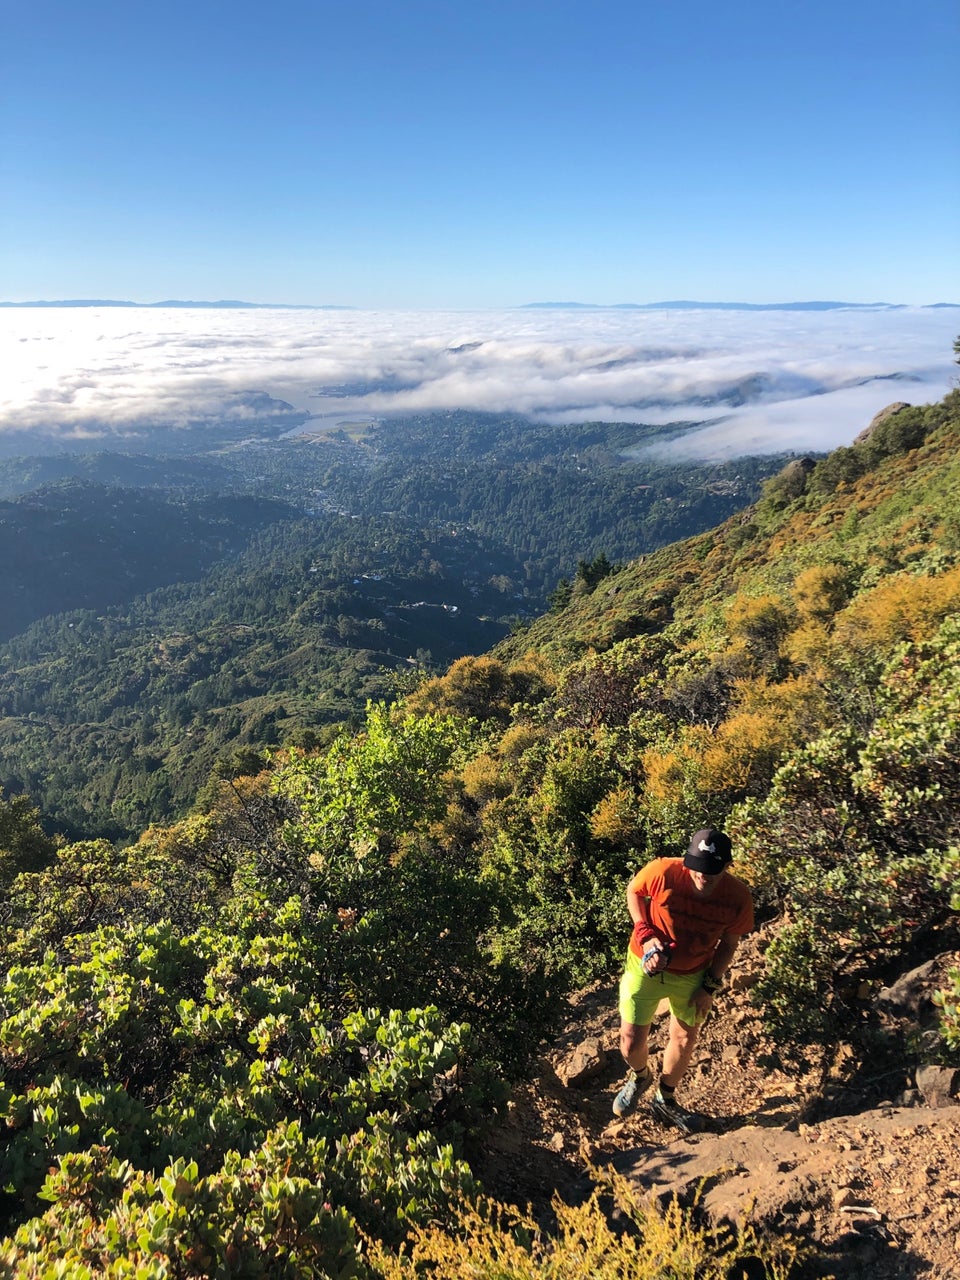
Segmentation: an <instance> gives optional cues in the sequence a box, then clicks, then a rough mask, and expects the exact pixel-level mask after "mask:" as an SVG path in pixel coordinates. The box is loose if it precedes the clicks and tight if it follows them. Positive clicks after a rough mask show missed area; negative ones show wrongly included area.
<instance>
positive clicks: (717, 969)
mask: <svg viewBox="0 0 960 1280" xmlns="http://www.w3.org/2000/svg"><path fill="white" fill-rule="evenodd" d="M739 945H740V938H739V936H738V935H736V934H727V936H726V937H723V938H721V939H720V941H719V942H718V943H717V949H716V951H715V952H714V953H713V959H712V960H711V961H710V966H709V968H708V969H707V973H709V974H711V975H712V976H713V977H714V978H715V979H716V980H717V982H722V981H723V979H724V978H725V977H726V973H727V970H728V969H729V968H730V962H731V960H732V959H733V955H734V952H735V951H736V949H737V947H738V946H739Z"/></svg>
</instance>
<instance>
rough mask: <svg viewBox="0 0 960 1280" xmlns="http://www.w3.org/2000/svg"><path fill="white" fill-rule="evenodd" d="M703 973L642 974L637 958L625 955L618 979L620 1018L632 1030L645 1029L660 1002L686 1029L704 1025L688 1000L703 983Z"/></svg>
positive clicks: (638, 958)
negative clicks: (621, 971)
mask: <svg viewBox="0 0 960 1280" xmlns="http://www.w3.org/2000/svg"><path fill="white" fill-rule="evenodd" d="M705 972H706V970H705V969H699V970H698V971H697V972H696V973H658V974H656V976H655V977H652V978H651V977H650V976H649V974H646V973H644V972H643V966H642V965H641V963H640V957H639V956H636V955H634V954H633V952H632V951H628V952H627V967H626V969H625V970H624V974H623V977H622V978H621V979H620V1017H621V1018H622V1019H623V1021H624V1022H629V1023H631V1024H632V1025H633V1026H635V1027H648V1026H649V1025H650V1023H651V1022H652V1021H653V1018H654V1015H655V1013H656V1012H657V1005H658V1004H659V1003H660V1001H661V1000H669V1001H670V1012H671V1013H672V1014H673V1016H674V1017H675V1018H677V1019H678V1020H679V1021H680V1022H682V1023H683V1024H684V1025H685V1026H688V1027H695V1026H697V1024H698V1023H701V1022H703V1018H699V1017H698V1016H697V1011H696V1009H694V1007H693V1005H692V1004H691V1003H690V1000H691V999H692V997H693V993H694V992H695V991H696V990H697V989H698V987H699V986H700V984H701V982H702V981H703V975H704V973H705Z"/></svg>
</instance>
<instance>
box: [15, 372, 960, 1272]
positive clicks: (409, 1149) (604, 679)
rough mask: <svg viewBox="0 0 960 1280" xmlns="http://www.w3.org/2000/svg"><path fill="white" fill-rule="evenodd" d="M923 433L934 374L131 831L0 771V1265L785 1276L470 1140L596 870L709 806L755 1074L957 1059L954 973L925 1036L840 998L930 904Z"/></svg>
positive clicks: (955, 589)
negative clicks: (762, 1053) (744, 919)
mask: <svg viewBox="0 0 960 1280" xmlns="http://www.w3.org/2000/svg"><path fill="white" fill-rule="evenodd" d="M958 446H960V392H956V391H955V392H953V393H952V394H951V395H950V396H948V397H947V399H946V400H945V401H944V402H942V403H941V404H938V405H932V406H926V407H920V408H902V409H899V410H898V411H897V412H894V413H891V414H890V415H888V416H886V417H885V418H883V419H882V420H881V421H878V422H877V423H876V424H875V425H874V426H873V428H872V430H871V431H870V432H869V433H868V434H867V435H866V436H865V437H864V438H861V439H860V440H858V442H857V443H856V444H855V445H853V446H852V447H851V448H849V449H842V450H838V451H836V452H835V453H833V454H830V455H829V456H828V457H826V458H824V459H822V460H820V461H817V462H812V461H805V460H799V459H798V460H794V461H792V462H790V463H788V464H787V465H786V466H785V467H783V468H782V469H781V470H780V471H779V473H778V474H777V475H776V476H775V477H773V478H772V479H770V480H769V481H768V482H767V483H766V485H765V486H764V490H763V493H762V496H761V497H760V498H759V500H758V501H756V502H755V503H753V504H752V505H751V506H749V507H748V508H746V509H745V510H743V511H741V512H739V513H738V514H734V515H731V516H730V517H729V518H727V519H725V520H724V521H722V522H721V523H719V524H718V525H717V526H716V527H713V528H710V529H709V531H706V532H700V533H698V534H697V535H696V536H694V537H690V538H687V539H686V540H684V541H682V542H677V543H674V544H672V545H671V546H669V547H665V548H663V549H661V550H658V551H653V552H651V553H650V554H646V555H644V556H643V558H642V559H640V560H635V561H633V562H632V563H630V564H628V565H626V566H625V567H623V568H621V569H619V570H613V571H610V572H608V570H611V569H612V565H610V564H609V563H608V564H605V565H604V564H601V565H600V569H601V570H602V572H601V571H597V559H596V557H594V559H592V560H591V561H590V562H589V563H588V562H584V564H583V566H582V569H581V570H580V571H578V572H576V573H574V574H573V575H572V577H571V580H569V581H568V583H567V591H565V592H563V593H562V594H561V598H560V599H558V601H557V607H556V608H555V609H554V610H553V611H552V612H550V613H549V614H546V615H544V616H543V617H541V618H539V619H538V620H536V621H535V622H533V623H532V624H531V625H530V626H526V627H519V628H516V629H515V630H514V633H513V634H512V635H510V636H509V638H505V639H504V640H502V642H501V643H500V645H499V646H498V647H497V648H495V649H494V650H493V651H491V652H490V653H488V654H487V655H485V656H463V657H460V658H459V659H458V660H456V661H455V662H454V663H453V664H452V665H451V666H450V667H449V669H448V670H446V671H445V672H444V673H443V674H438V675H434V676H432V677H429V676H426V675H424V676H423V677H422V678H421V679H420V680H419V682H418V683H417V685H416V687H415V688H412V689H410V690H409V691H408V692H406V693H405V694H404V696H403V697H401V698H399V699H398V700H396V701H394V702H393V703H392V704H389V705H388V704H386V703H377V702H373V703H371V704H370V705H369V706H368V708H367V711H366V716H365V719H364V721H363V723H362V724H361V725H360V726H359V727H358V728H357V729H347V730H344V731H343V732H342V733H339V734H338V735H337V736H336V737H334V738H333V739H332V740H331V741H328V742H325V743H323V744H318V743H304V744H301V745H299V746H294V745H288V746H286V747H283V748H281V749H277V750H275V751H273V752H272V753H271V755H270V758H269V760H266V761H262V760H256V759H253V758H250V759H248V760H247V761H246V763H247V766H248V768H249V769H250V772H249V773H243V772H239V771H237V770H234V771H232V772H233V775H234V776H231V777H228V778H225V779H220V780H217V779H214V780H212V781H210V782H209V783H208V784H207V785H206V787H205V788H204V789H203V791H202V794H200V795H199V797H198V800H197V803H196V806H195V808H194V811H193V812H192V814H190V815H189V816H188V817H185V818H183V819H182V820H180V821H178V822H175V823H173V824H170V823H167V824H164V825H154V826H151V827H149V828H147V829H146V830H144V831H143V832H142V834H140V836H139V839H137V840H136V841H135V842H134V843H132V844H129V843H123V844H118V845H114V844H111V843H110V842H108V841H107V840H104V839H98V840H83V841H80V842H75V843H62V842H61V843H58V842H55V841H53V840H51V839H50V838H49V837H47V836H45V835H44V833H43V830H42V828H41V826H40V814H39V813H38V812H37V811H36V810H35V809H33V807H32V806H31V803H30V802H29V800H27V799H22V798H21V799H18V798H16V797H13V796H9V795H8V797H7V799H6V800H5V801H4V802H3V804H2V805H0V850H2V853H0V876H2V879H3V884H4V889H5V894H6V899H5V900H6V907H5V913H4V916H3V920H2V933H0V940H2V949H3V961H4V968H5V975H6V976H5V981H4V985H3V987H2V993H0V1073H2V1084H0V1115H2V1116H3V1119H4V1128H3V1130H2V1133H3V1137H2V1138H0V1169H2V1176H0V1188H2V1189H3V1200H2V1204H0V1211H2V1213H3V1215H4V1224H5V1230H6V1231H7V1232H8V1233H9V1238H8V1239H7V1241H6V1242H5V1243H4V1244H3V1245H2V1246H0V1259H2V1263H0V1265H2V1266H5V1268H6V1272H7V1274H10V1275H14V1274H15V1275H17V1276H27V1277H29V1276H37V1277H40V1276H47V1275H67V1274H69V1275H76V1276H86V1275H90V1276H92V1275H110V1276H117V1277H119V1276H123V1275H134V1274H135V1275H139V1276H143V1277H150V1278H152V1277H161V1276H167V1275H178V1276H198V1277H199V1276H209V1275H237V1276H240V1275H249V1276H254V1275H272V1276H292V1275H304V1276H306V1275H327V1276H337V1277H350V1276H361V1277H378V1276H379V1277H387V1278H389V1280H393V1278H397V1280H399V1278H400V1277H403V1278H407V1277H413V1276H414V1275H423V1274H426V1275H435V1276H437V1277H441V1276H459V1275H466V1274H468V1271H467V1266H468V1263H469V1267H470V1268H472V1271H471V1272H470V1274H482V1275H489V1276H494V1275H502V1274H506V1272H505V1269H504V1258H506V1257H509V1258H510V1259H511V1266H512V1267H514V1270H512V1271H511V1272H510V1274H517V1275H529V1276H531V1277H533V1276H547V1275H551V1274H557V1275H559V1274H584V1266H585V1263H584V1258H585V1257H586V1258H589V1259H595V1260H596V1263H595V1268H594V1274H597V1275H608V1276H610V1277H611V1280H613V1278H614V1277H615V1278H616V1280H620V1278H621V1277H626V1276H628V1275H629V1276H631V1277H635V1278H637V1280H653V1277H663V1276H666V1275H670V1276H672V1277H676V1278H678V1280H679V1278H680V1277H684V1278H686V1280H695V1277H697V1278H702V1277H705V1276H717V1277H719V1276H729V1275H741V1276H742V1275H750V1276H765V1277H768V1280H784V1278H785V1277H786V1276H788V1275H792V1274H796V1271H795V1269H794V1263H795V1262H797V1260H798V1255H799V1254H802V1252H803V1250H802V1248H800V1247H799V1246H798V1245H797V1244H796V1243H795V1242H794V1241H792V1240H791V1239H789V1238H786V1237H779V1238H774V1237H770V1238H763V1237H760V1236H758V1235H757V1234H756V1233H754V1232H752V1231H751V1230H750V1229H743V1230H741V1231H739V1232H737V1231H733V1230H731V1231H729V1232H719V1233H712V1232H705V1231H703V1230H701V1229H700V1228H699V1227H698V1226H697V1224H696V1222H695V1221H694V1219H693V1218H691V1217H690V1215H688V1214H687V1213H686V1212H684V1211H681V1210H680V1209H678V1208H676V1206H675V1207H674V1210H673V1211H671V1212H669V1213H666V1214H664V1215H662V1216H661V1215H660V1214H656V1213H651V1211H650V1209H649V1207H647V1208H645V1207H644V1206H642V1205H639V1204H637V1203H636V1202H635V1201H633V1202H631V1200H630V1198H629V1196H627V1195H626V1194H625V1193H624V1191H623V1188H622V1187H621V1188H619V1190H618V1195H619V1196H620V1199H621V1204H622V1209H623V1213H624V1214H625V1215H626V1219H629V1220H632V1221H633V1222H634V1223H636V1224H637V1225H638V1226H639V1232H638V1233H633V1232H631V1231H629V1230H628V1231H619V1232H616V1233H611V1232H610V1231H609V1230H608V1227H607V1224H606V1217H605V1212H606V1207H608V1206H606V1205H605V1202H604V1201H603V1199H602V1197H601V1196H600V1195H599V1194H598V1195H596V1196H594V1197H593V1198H592V1199H590V1200H589V1201H588V1202H587V1203H586V1205H584V1206H582V1207H581V1208H580V1209H578V1210H576V1211H566V1210H560V1211H558V1217H559V1224H560V1225H559V1228H558V1229H557V1231H556V1233H555V1234H554V1235H553V1236H550V1235H549V1233H547V1234H544V1235H541V1236H539V1238H536V1239H535V1238H534V1235H533V1232H532V1226H531V1224H527V1225H526V1226H524V1225H523V1224H517V1223H516V1222H515V1221H514V1220H513V1219H512V1218H511V1217H510V1216H509V1215H506V1216H504V1215H503V1214H502V1213H501V1211H500V1210H498V1209H497V1207H496V1206H491V1205H490V1204H489V1203H486V1204H485V1203H484V1202H483V1201H480V1203H479V1206H478V1202H477V1195H478V1192H479V1191H482V1188H478V1186H477V1183H476V1176H475V1173H474V1169H475V1168H476V1167H479V1166H478V1163H477V1161H476V1158H475V1157H476V1153H477V1151H478V1149H479V1146H480V1145H482V1142H483V1135H484V1132H485V1124H486V1122H487V1121H488V1120H489V1118H490V1116H491V1115H493V1114H494V1113H495V1112H496V1111H497V1109H498V1108H499V1107H502V1106H504V1105H505V1103H506V1098H507V1093H508V1086H509V1082H510V1081H511V1080H515V1079H518V1078H521V1077H522V1075H523V1073H524V1070H525V1069H526V1067H527V1064H528V1063H529V1061H530V1058H531V1055H532V1054H533V1052H534V1050H535V1048H536V1046H537V1044H538V1042H539V1040H540V1037H541V1036H542V1035H543V1034H545V1033H546V1032H547V1031H548V1030H549V1029H550V1027H551V1026H552V1025H553V1022H554V1021H555V1019H556V1018H557V1017H558V1016H559V1012H560V1010H561V1009H562V1007H563V1005H564V1000H563V997H564V996H565V995H566V994H567V993H569V992H570V991H572V990H573V989H574V988H576V987H578V986H582V985H583V984H585V983H587V982H589V981H591V980H593V979H597V978H609V977H610V976H611V975H613V974H614V973H615V972H616V969H617V966H618V963H619V957H620V952H621V949H622V945H623V941H624V927H625V919H626V917H625V911H624V906H623V888H624V884H625V882H626V880H627V877H628V875H629V874H630V872H631V871H632V870H633V869H634V868H635V867H636V866H637V865H638V864H639V863H641V862H642V861H644V860H645V859H646V858H647V857H649V856H650V855H652V854H669V853H680V852H682V850H683V849H684V847H685V844H686V838H687V836H688V834H689V832H690V831H691V830H692V829H695V828H697V827H700V826H703V825H705V824H706V823H708V822H709V823H710V824H716V825H721V824H722V825H724V826H725V827H726V829H727V830H728V831H729V832H730V834H731V836H732V838H733V842H734V850H735V859H736V869H737V870H738V872H739V873H740V874H741V875H743V876H744V877H745V878H746V879H748V880H749V882H750V883H751V885H752V886H753V889H754V893H755V897H756V900H757V903H758V906H759V909H760V918H761V921H762V923H763V924H764V928H765V970H764V973H763V977H762V979H761V980H760V981H759V982H758V983H757V984H756V985H755V986H754V988H753V990H752V991H751V998H752V999H753V1001H754V1003H755V1005H756V1007H757V1008H758V1010H759V1012H760V1015H761V1016H762V1018H763V1020H764V1022H765V1026H766V1029H767V1033H768V1035H769V1036H770V1037H771V1038H772V1040H773V1042H774V1043H775V1045H776V1052H775V1054H774V1055H773V1060H774V1062H775V1065H776V1067H777V1069H778V1070H780V1071H782V1072H783V1073H785V1074H786V1075H794V1076H799V1075H801V1074H803V1075H804V1078H805V1079H807V1080H809V1079H811V1078H814V1079H817V1078H818V1077H817V1071H818V1070H819V1071H820V1072H821V1075H820V1077H819V1078H820V1079H822V1080H824V1081H826V1079H827V1074H828V1071H830V1072H834V1073H835V1070H836V1064H837V1063H842V1064H843V1068H842V1069H843V1071H845V1072H847V1073H852V1074H855V1073H856V1072H858V1071H861V1070H862V1069H863V1068H864V1064H865V1063H868V1062H870V1061H872V1060H873V1059H874V1058H875V1057H876V1056H877V1055H878V1054H879V1053H881V1052H883V1053H886V1054H890V1053H893V1052H896V1053H897V1054H898V1055H899V1059H900V1061H901V1062H902V1064H903V1070H904V1071H905V1070H907V1069H908V1068H909V1066H910V1064H911V1063H915V1062H917V1061H919V1060H920V1058H919V1055H920V1054H923V1055H925V1058H924V1060H926V1061H930V1060H939V1061H943V1062H954V1063H960V1057H958V1053H960V969H958V970H957V971H955V973H954V975H953V978H952V985H951V986H950V987H949V988H948V989H946V990H944V991H943V992H942V993H941V994H940V996H939V1001H940V1019H941V1020H940V1022H939V1023H938V1024H937V1025H936V1027H935V1029H934V1030H933V1033H932V1035H931V1034H929V1033H928V1034H927V1035H926V1038H925V1039H924V1040H923V1043H922V1044H921V1043H920V1042H919V1041H918V1042H917V1043H912V1044H911V1043H904V1044H897V1045H891V1044H889V1043H886V1042H885V1041H884V1039H883V1037H884V1031H883V1028H882V1025H881V1024H880V1023H879V1022H878V1021H877V1020H876V1018H875V1017H874V1016H873V1012H872V1004H871V993H872V992H874V991H875V990H876V989H877V987H878V985H879V984H880V983H881V982H882V981H884V980H885V978H886V976H887V975H888V974H889V973H890V972H892V971H893V967H894V966H895V965H896V963H897V961H898V959H899V957H900V956H901V955H903V954H904V953H908V952H910V949H911V948H915V947H917V946H919V945H920V943H921V941H922V940H923V939H924V938H925V937H926V938H928V937H930V936H931V935H932V934H936V936H937V937H938V938H939V939H940V942H941V944H942V945H944V946H952V947H953V948H956V946H957V940H958V939H957V929H956V920H957V917H956V915H955V910H956V908H957V907H960V898H958V897H957V896H956V890H955V885H956V879H957V873H958V871H960V817H958V815H960V728H958V726H960V716H958V712H960V611H958V608H957V606H958V603H960V522H958V517H957V514H956V513H957V512H958V511H960V447H958ZM564 600H565V601H566V603H564ZM250 625H253V624H252V623H251V624H250ZM74 629H75V630H76V628H74ZM165 660H166V661H168V662H169V663H171V664H175V663H176V662H178V661H187V660H189V654H188V653H187V652H184V653H182V654H177V653H176V652H172V653H169V654H167V656H166V658H165ZM298 696H303V697H304V698H306V697H307V693H306V691H305V690H304V691H301V693H300V694H298ZM208 714H212V712H209V711H208ZM261 765H263V766H264V767H261ZM951 895H953V901H952V903H951ZM951 907H952V908H953V910H951ZM611 1016H612V1014H611ZM720 1016H722V1013H721V1015H720ZM708 1069H709V1068H708ZM832 1078H833V1079H834V1080H835V1079H836V1076H835V1074H834V1075H833V1077H832ZM900 1083H901V1084H902V1078H901V1081H900ZM890 1087H891V1089H892V1088H895V1087H899V1086H898V1082H897V1081H895V1080H891V1082H890ZM614 1181H615V1180H614ZM626 1219H624V1218H621V1223H623V1222H624V1221H625V1220H626ZM464 1239H465V1240H466V1242H467V1243H466V1244H464V1243H463V1241H464ZM404 1240H406V1241H407V1242H408V1244H410V1243H411V1242H413V1244H414V1245H415V1247H416V1250H418V1251H419V1252H418V1253H415V1254H414V1255H411V1253H410V1252H409V1251H407V1252H403V1251H401V1249H400V1246H401V1243H402V1242H403V1241H404ZM417 1257H419V1258H420V1262H419V1263H418V1262H417ZM564 1259H567V1260H568V1264H569V1268H572V1270H565V1269H564ZM590 1265H591V1267H594V1264H593V1262H591V1264H590ZM551 1268H553V1269H552V1270H551ZM577 1268H580V1270H579V1271H578V1270H577Z"/></svg>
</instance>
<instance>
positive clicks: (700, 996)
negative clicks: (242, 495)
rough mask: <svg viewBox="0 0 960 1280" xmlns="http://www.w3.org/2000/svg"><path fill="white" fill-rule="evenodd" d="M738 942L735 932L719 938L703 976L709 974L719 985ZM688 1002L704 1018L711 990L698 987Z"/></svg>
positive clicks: (708, 1007) (708, 1008)
mask: <svg viewBox="0 0 960 1280" xmlns="http://www.w3.org/2000/svg"><path fill="white" fill-rule="evenodd" d="M739 944H740V938H739V936H738V935H736V934H727V935H726V937H723V938H721V939H720V941H719V942H718V943H717V949H716V951H714V953H713V959H712V960H711V961H710V964H709V967H708V968H707V972H706V974H705V975H704V977H707V975H709V976H710V977H712V978H713V979H714V980H715V983H716V985H717V986H718V987H719V985H720V983H721V982H722V981H723V978H724V976H725V975H726V972H727V970H728V969H729V968H730V962H731V960H732V959H733V955H734V952H735V951H736V949H737V947H738V946H739ZM690 1003H691V1004H692V1005H693V1007H694V1008H695V1009H696V1011H697V1013H698V1015H699V1016H700V1017H701V1018H705V1017H706V1015H707V1014H708V1013H709V1012H710V1010H711V1009H712V1008H713V992H712V991H707V989H706V988H705V987H700V988H699V989H698V990H697V991H695V992H694V993H693V997H692V999H691V1001H690Z"/></svg>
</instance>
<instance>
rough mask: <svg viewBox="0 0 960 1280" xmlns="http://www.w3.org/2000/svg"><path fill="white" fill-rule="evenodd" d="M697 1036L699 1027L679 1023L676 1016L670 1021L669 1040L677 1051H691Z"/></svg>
mask: <svg viewBox="0 0 960 1280" xmlns="http://www.w3.org/2000/svg"><path fill="white" fill-rule="evenodd" d="M699 1034H700V1028H699V1027H697V1026H691V1025H690V1024H689V1023H686V1022H681V1021H680V1019H679V1018H678V1017H676V1015H674V1016H673V1017H672V1018H671V1019H670V1039H671V1040H672V1041H673V1042H674V1044H675V1045H676V1046H677V1047H678V1048H679V1049H692V1048H693V1046H694V1045H695V1044H696V1042H697V1036H698V1035H699Z"/></svg>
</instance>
